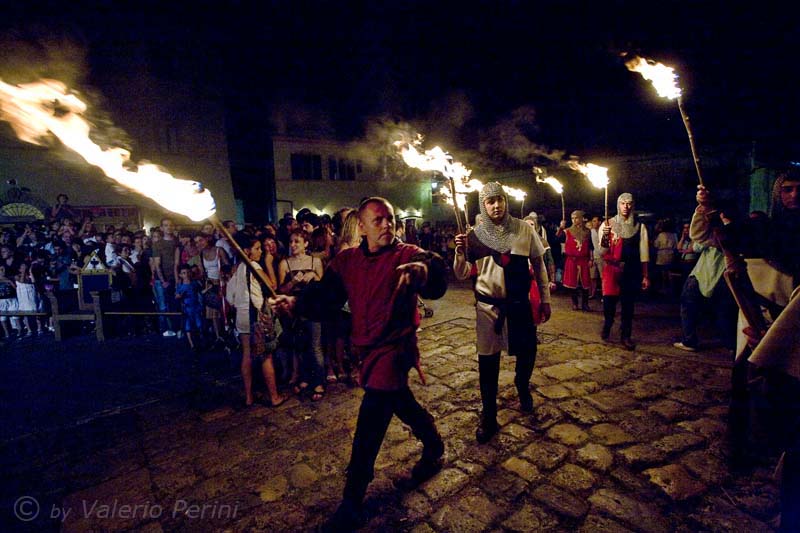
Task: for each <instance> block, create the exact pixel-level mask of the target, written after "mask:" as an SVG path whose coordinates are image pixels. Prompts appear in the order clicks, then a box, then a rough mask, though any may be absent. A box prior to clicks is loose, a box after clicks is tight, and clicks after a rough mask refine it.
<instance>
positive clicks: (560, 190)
mask: <svg viewBox="0 0 800 533" xmlns="http://www.w3.org/2000/svg"><path fill="white" fill-rule="evenodd" d="M536 181H537V182H538V183H546V184H548V185H549V186H551V187H552V188H553V190H554V191H556V193H557V194H564V186H563V185H561V182H560V181H558V180H557V179H555V178H554V177H553V176H548V177H546V178H544V179H542V178H540V177H538V176H537V177H536Z"/></svg>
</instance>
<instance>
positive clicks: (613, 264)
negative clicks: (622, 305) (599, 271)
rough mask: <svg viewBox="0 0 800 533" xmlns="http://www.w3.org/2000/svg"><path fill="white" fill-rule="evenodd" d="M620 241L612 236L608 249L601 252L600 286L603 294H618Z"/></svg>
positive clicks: (620, 270) (620, 266)
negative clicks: (602, 265)
mask: <svg viewBox="0 0 800 533" xmlns="http://www.w3.org/2000/svg"><path fill="white" fill-rule="evenodd" d="M622 243H623V240H622V239H619V238H617V237H614V236H612V237H611V242H610V244H609V246H608V250H607V251H606V252H605V253H604V254H603V261H605V266H604V267H603V277H602V288H603V296H619V290H620V280H621V278H622V265H621V264H620V261H622Z"/></svg>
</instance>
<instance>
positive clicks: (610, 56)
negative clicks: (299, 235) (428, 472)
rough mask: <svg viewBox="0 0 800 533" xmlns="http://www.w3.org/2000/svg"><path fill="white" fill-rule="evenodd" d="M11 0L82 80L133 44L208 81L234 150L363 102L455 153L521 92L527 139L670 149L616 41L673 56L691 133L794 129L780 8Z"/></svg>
mask: <svg viewBox="0 0 800 533" xmlns="http://www.w3.org/2000/svg"><path fill="white" fill-rule="evenodd" d="M20 4H23V3H20ZM24 4H25V5H21V6H17V7H15V8H11V10H12V11H11V12H9V13H8V16H5V17H3V21H4V22H3V26H4V28H5V29H6V30H9V29H11V30H14V31H16V32H19V31H20V29H23V28H24V29H25V32H29V33H26V34H25V35H29V36H30V35H34V36H35V35H44V34H47V32H49V31H54V32H61V33H65V34H68V35H75V36H78V40H79V41H80V42H82V44H84V45H86V47H87V48H88V50H89V56H88V57H89V65H90V66H89V70H90V72H89V75H90V77H91V75H93V74H97V73H99V72H102V71H104V70H108V69H110V70H113V69H114V68H115V65H116V64H117V63H118V53H119V50H121V49H124V47H120V46H119V44H120V43H124V44H126V45H127V44H129V43H136V44H141V45H143V46H145V47H146V49H148V50H149V51H150V54H151V56H152V57H155V58H159V57H160V58H161V60H162V65H161V70H162V72H167V74H168V76H170V77H174V78H177V79H187V80H191V81H194V82H197V83H200V84H207V85H209V86H213V87H214V88H215V89H216V90H218V91H220V92H221V93H222V94H223V95H224V96H225V101H226V103H227V107H228V111H229V120H230V122H229V126H230V127H229V130H230V134H231V144H232V146H233V147H234V151H233V152H234V156H235V154H236V153H238V151H237V149H236V147H237V146H238V147H242V146H247V145H250V146H252V145H253V144H252V143H253V141H254V140H258V139H260V138H263V137H264V136H265V135H268V134H269V132H270V128H271V125H270V124H271V122H270V119H271V117H272V116H273V114H274V113H275V111H276V110H283V111H284V112H286V113H289V114H302V115H304V116H312V117H315V118H316V119H317V120H316V122H317V123H321V124H323V126H322V127H320V128H319V129H320V130H321V131H323V132H324V133H332V134H335V135H336V136H338V137H340V138H343V139H353V138H359V137H361V136H362V135H364V130H365V125H366V124H368V123H369V121H370V120H374V119H376V118H377V117H383V118H385V119H390V120H393V121H409V122H412V123H413V124H414V125H418V126H420V129H424V128H425V127H428V128H430V131H423V133H428V134H429V135H432V136H433V138H434V140H437V141H440V142H443V143H447V146H448V148H450V149H451V151H453V152H454V153H457V152H458V150H459V149H464V150H474V149H477V148H478V147H479V144H480V142H481V141H485V140H486V137H487V135H489V132H491V128H492V127H493V126H494V125H496V124H497V123H498V122H500V121H502V120H504V119H506V118H508V117H509V116H510V115H511V114H512V113H513V112H514V110H518V109H520V108H523V107H524V108H525V109H527V110H528V114H527V115H526V116H527V117H528V122H527V124H526V127H525V133H526V134H527V135H528V137H529V139H530V140H531V141H532V142H534V143H537V144H540V145H542V146H546V147H549V148H552V149H560V150H565V151H566V152H567V153H572V154H582V155H586V156H591V155H592V154H594V153H601V154H608V153H613V154H636V153H641V152H647V151H664V150H677V149H686V145H687V141H686V134H685V131H684V130H683V124H682V122H681V120H680V115H679V113H678V110H677V106H676V105H675V103H674V102H668V101H666V100H663V99H660V98H659V97H657V96H656V94H655V92H654V91H653V90H652V87H651V86H650V84H649V82H646V81H645V80H643V79H642V78H641V77H640V76H639V75H638V74H635V73H630V72H628V71H627V70H626V69H625V67H624V65H623V62H622V60H621V59H620V57H619V55H620V53H621V52H623V51H629V52H635V53H639V54H641V55H643V56H645V57H650V58H653V59H655V60H658V61H661V62H664V63H667V64H669V65H671V66H675V67H676V69H677V70H678V71H679V74H680V82H679V83H680V84H681V86H682V87H683V88H684V92H685V102H686V107H687V109H688V111H689V113H690V115H691V116H692V119H693V123H694V128H695V130H696V134H697V138H698V143H699V144H700V145H701V146H702V145H703V144H704V143H705V145H712V144H717V143H748V142H750V141H751V140H758V141H760V142H761V143H762V144H763V145H774V144H781V145H787V146H792V143H793V142H794V141H795V139H796V137H797V135H796V134H795V128H794V125H795V123H796V121H797V119H798V118H799V115H800V113H799V112H798V111H800V109H799V106H800V104H798V102H797V98H796V96H795V92H796V90H795V87H794V81H795V77H796V75H795V70H796V69H795V64H796V57H795V54H796V52H797V50H798V49H799V48H798V44H800V42H798V41H800V39H798V37H799V35H798V29H797V24H796V23H795V22H794V20H793V19H792V17H790V16H788V14H787V13H785V12H782V11H781V10H778V9H775V10H774V11H769V10H768V9H767V8H763V7H760V6H759V7H750V8H744V7H741V6H735V5H734V3H730V2H728V3H718V4H715V3H709V2H703V3H702V5H700V3H688V2H681V3H675V2H658V3H647V2H645V3H626V2H602V3H601V2H591V3H589V2H587V3H585V4H584V3H562V2H558V3H548V4H545V5H537V3H535V2H481V3H464V2H453V3H441V2H418V1H409V2H393V3H388V2H372V3H370V5H368V6H361V5H359V6H357V7H356V5H355V4H348V3H345V2H272V3H265V5H262V3H261V2H259V3H256V2H225V3H224V6H223V5H220V6H217V7H209V6H203V5H201V4H200V3H195V4H184V3H168V2H159V3H157V4H156V3H150V2H135V3H134V2H111V1H101V2H78V3H77V4H76V3H74V2H70V3H65V2H50V3H44V4H42V3H36V4H37V5H36V6H35V7H34V6H31V5H28V4H30V3H24ZM220 4H223V3H220ZM464 4H469V5H464ZM598 4H604V5H602V6H600V5H598ZM66 6H71V7H69V8H67V7H66ZM173 59H174V60H173ZM287 110H288V111H287ZM234 164H235V162H234Z"/></svg>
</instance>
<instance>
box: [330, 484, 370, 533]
mask: <svg viewBox="0 0 800 533" xmlns="http://www.w3.org/2000/svg"><path fill="white" fill-rule="evenodd" d="M367 485H369V480H364V479H362V478H361V477H359V476H355V475H353V474H352V473H351V472H348V475H347V482H346V483H345V485H344V493H343V495H342V503H340V504H339V507H338V508H337V509H336V512H335V513H333V516H331V517H330V518H329V519H328V520H326V521H325V523H324V524H323V525H322V527H321V528H320V529H321V531H324V532H331V533H333V532H337V533H338V532H344V531H355V530H356V529H359V528H360V527H362V526H363V525H364V524H365V523H366V517H365V515H364V506H363V501H364V495H365V494H366V493H367Z"/></svg>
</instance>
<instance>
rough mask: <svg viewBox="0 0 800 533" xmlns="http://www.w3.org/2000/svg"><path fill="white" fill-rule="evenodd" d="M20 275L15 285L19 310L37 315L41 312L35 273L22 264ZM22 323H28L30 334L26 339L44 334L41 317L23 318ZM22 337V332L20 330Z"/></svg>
mask: <svg viewBox="0 0 800 533" xmlns="http://www.w3.org/2000/svg"><path fill="white" fill-rule="evenodd" d="M18 269H19V270H18V271H17V272H18V273H17V276H16V278H15V281H16V283H15V285H16V288H17V309H18V310H19V311H26V312H31V313H35V312H38V311H39V295H38V293H37V291H36V284H35V282H34V278H33V273H32V272H31V270H30V268H29V266H28V263H25V262H22V263H20V264H19V267H18ZM21 322H22V323H27V329H28V332H27V333H26V334H25V336H26V337H31V336H33V335H35V334H37V333H38V334H41V333H44V326H43V324H42V323H41V317H36V316H31V315H27V316H25V317H23V318H22V320H21ZM20 335H22V330H21V329H20Z"/></svg>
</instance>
